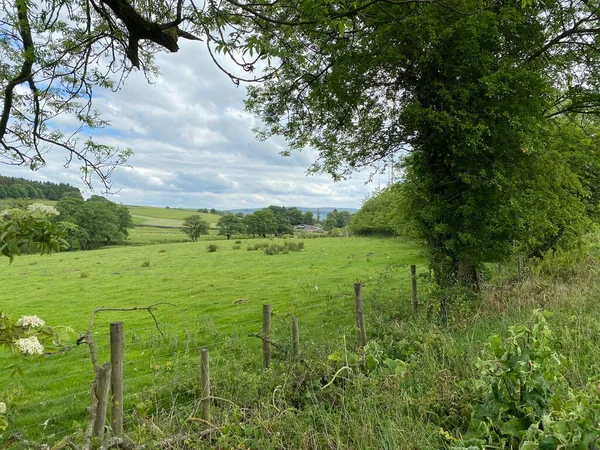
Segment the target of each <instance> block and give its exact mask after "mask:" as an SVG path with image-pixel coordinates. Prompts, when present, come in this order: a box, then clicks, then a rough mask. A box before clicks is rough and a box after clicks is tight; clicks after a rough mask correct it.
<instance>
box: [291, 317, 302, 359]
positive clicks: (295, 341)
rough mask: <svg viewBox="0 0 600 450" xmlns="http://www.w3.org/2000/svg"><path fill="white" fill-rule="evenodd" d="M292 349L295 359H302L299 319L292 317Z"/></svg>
mask: <svg viewBox="0 0 600 450" xmlns="http://www.w3.org/2000/svg"><path fill="white" fill-rule="evenodd" d="M292 347H293V349H294V358H299V357H300V335H299V333H298V317H296V316H292Z"/></svg>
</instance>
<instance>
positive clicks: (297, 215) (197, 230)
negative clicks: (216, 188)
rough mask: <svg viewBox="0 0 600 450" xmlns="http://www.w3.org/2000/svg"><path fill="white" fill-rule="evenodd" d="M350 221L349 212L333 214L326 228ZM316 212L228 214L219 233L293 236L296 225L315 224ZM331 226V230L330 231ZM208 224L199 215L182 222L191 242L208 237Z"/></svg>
mask: <svg viewBox="0 0 600 450" xmlns="http://www.w3.org/2000/svg"><path fill="white" fill-rule="evenodd" d="M349 219H350V213H348V212H347V211H343V212H338V211H337V210H333V212H331V213H329V214H328V215H327V218H326V219H325V222H324V225H325V227H326V229H327V230H328V231H329V230H332V229H334V228H342V227H345V226H346V225H347V223H348V221H349ZM315 223H316V222H315V219H314V217H313V213H312V212H310V211H308V212H306V213H304V214H303V213H302V212H301V211H300V210H299V209H298V208H286V207H285V206H274V205H271V206H269V207H268V208H264V209H261V210H257V211H254V212H253V213H252V214H247V215H245V216H244V215H241V214H232V213H226V214H225V215H223V216H222V217H221V218H220V219H219V221H218V222H217V229H218V230H219V234H220V235H222V236H227V239H230V238H231V236H232V235H235V234H248V235H251V236H253V237H256V236H281V235H284V234H293V233H294V226H295V225H314V224H315ZM327 227H328V228H327ZM208 230H209V224H208V223H206V222H205V221H203V220H202V218H201V217H200V216H199V215H192V216H190V217H186V218H185V220H184V222H183V227H182V230H181V231H182V232H184V233H185V234H187V235H188V236H189V237H190V239H191V240H192V241H196V240H197V239H198V238H199V237H200V236H201V235H203V234H208Z"/></svg>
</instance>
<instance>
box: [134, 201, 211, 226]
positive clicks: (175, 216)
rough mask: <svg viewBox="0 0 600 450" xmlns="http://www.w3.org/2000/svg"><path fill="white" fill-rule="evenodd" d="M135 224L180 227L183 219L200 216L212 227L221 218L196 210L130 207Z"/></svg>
mask: <svg viewBox="0 0 600 450" xmlns="http://www.w3.org/2000/svg"><path fill="white" fill-rule="evenodd" d="M128 208H129V211H130V212H131V215H132V217H133V219H134V223H135V224H147V225H160V226H176V227H180V226H181V223H182V222H183V219H185V218H186V217H189V216H192V215H198V216H200V217H201V218H202V220H204V221H205V222H208V223H209V224H210V225H211V227H214V226H215V224H216V223H217V222H218V221H219V218H220V216H217V215H215V214H206V213H200V212H197V211H196V210H195V209H173V208H157V207H154V206H128Z"/></svg>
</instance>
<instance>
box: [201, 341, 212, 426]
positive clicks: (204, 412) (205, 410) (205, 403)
mask: <svg viewBox="0 0 600 450" xmlns="http://www.w3.org/2000/svg"><path fill="white" fill-rule="evenodd" d="M200 386H201V388H202V400H201V401H200V407H201V410H200V417H202V419H204V420H210V372H209V370H208V349H207V348H205V347H203V348H202V350H200Z"/></svg>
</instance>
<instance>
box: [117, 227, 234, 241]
mask: <svg viewBox="0 0 600 450" xmlns="http://www.w3.org/2000/svg"><path fill="white" fill-rule="evenodd" d="M199 239H200V240H201V241H207V240H211V241H213V240H223V239H225V236H219V235H218V234H217V230H209V234H207V235H202V236H200V238H199ZM175 242H190V238H189V237H188V235H187V234H185V233H183V232H182V231H181V230H180V229H178V228H162V227H152V226H143V227H139V226H138V227H135V228H132V229H130V230H129V237H128V239H127V240H126V241H125V242H124V244H125V245H147V244H166V243H175Z"/></svg>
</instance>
